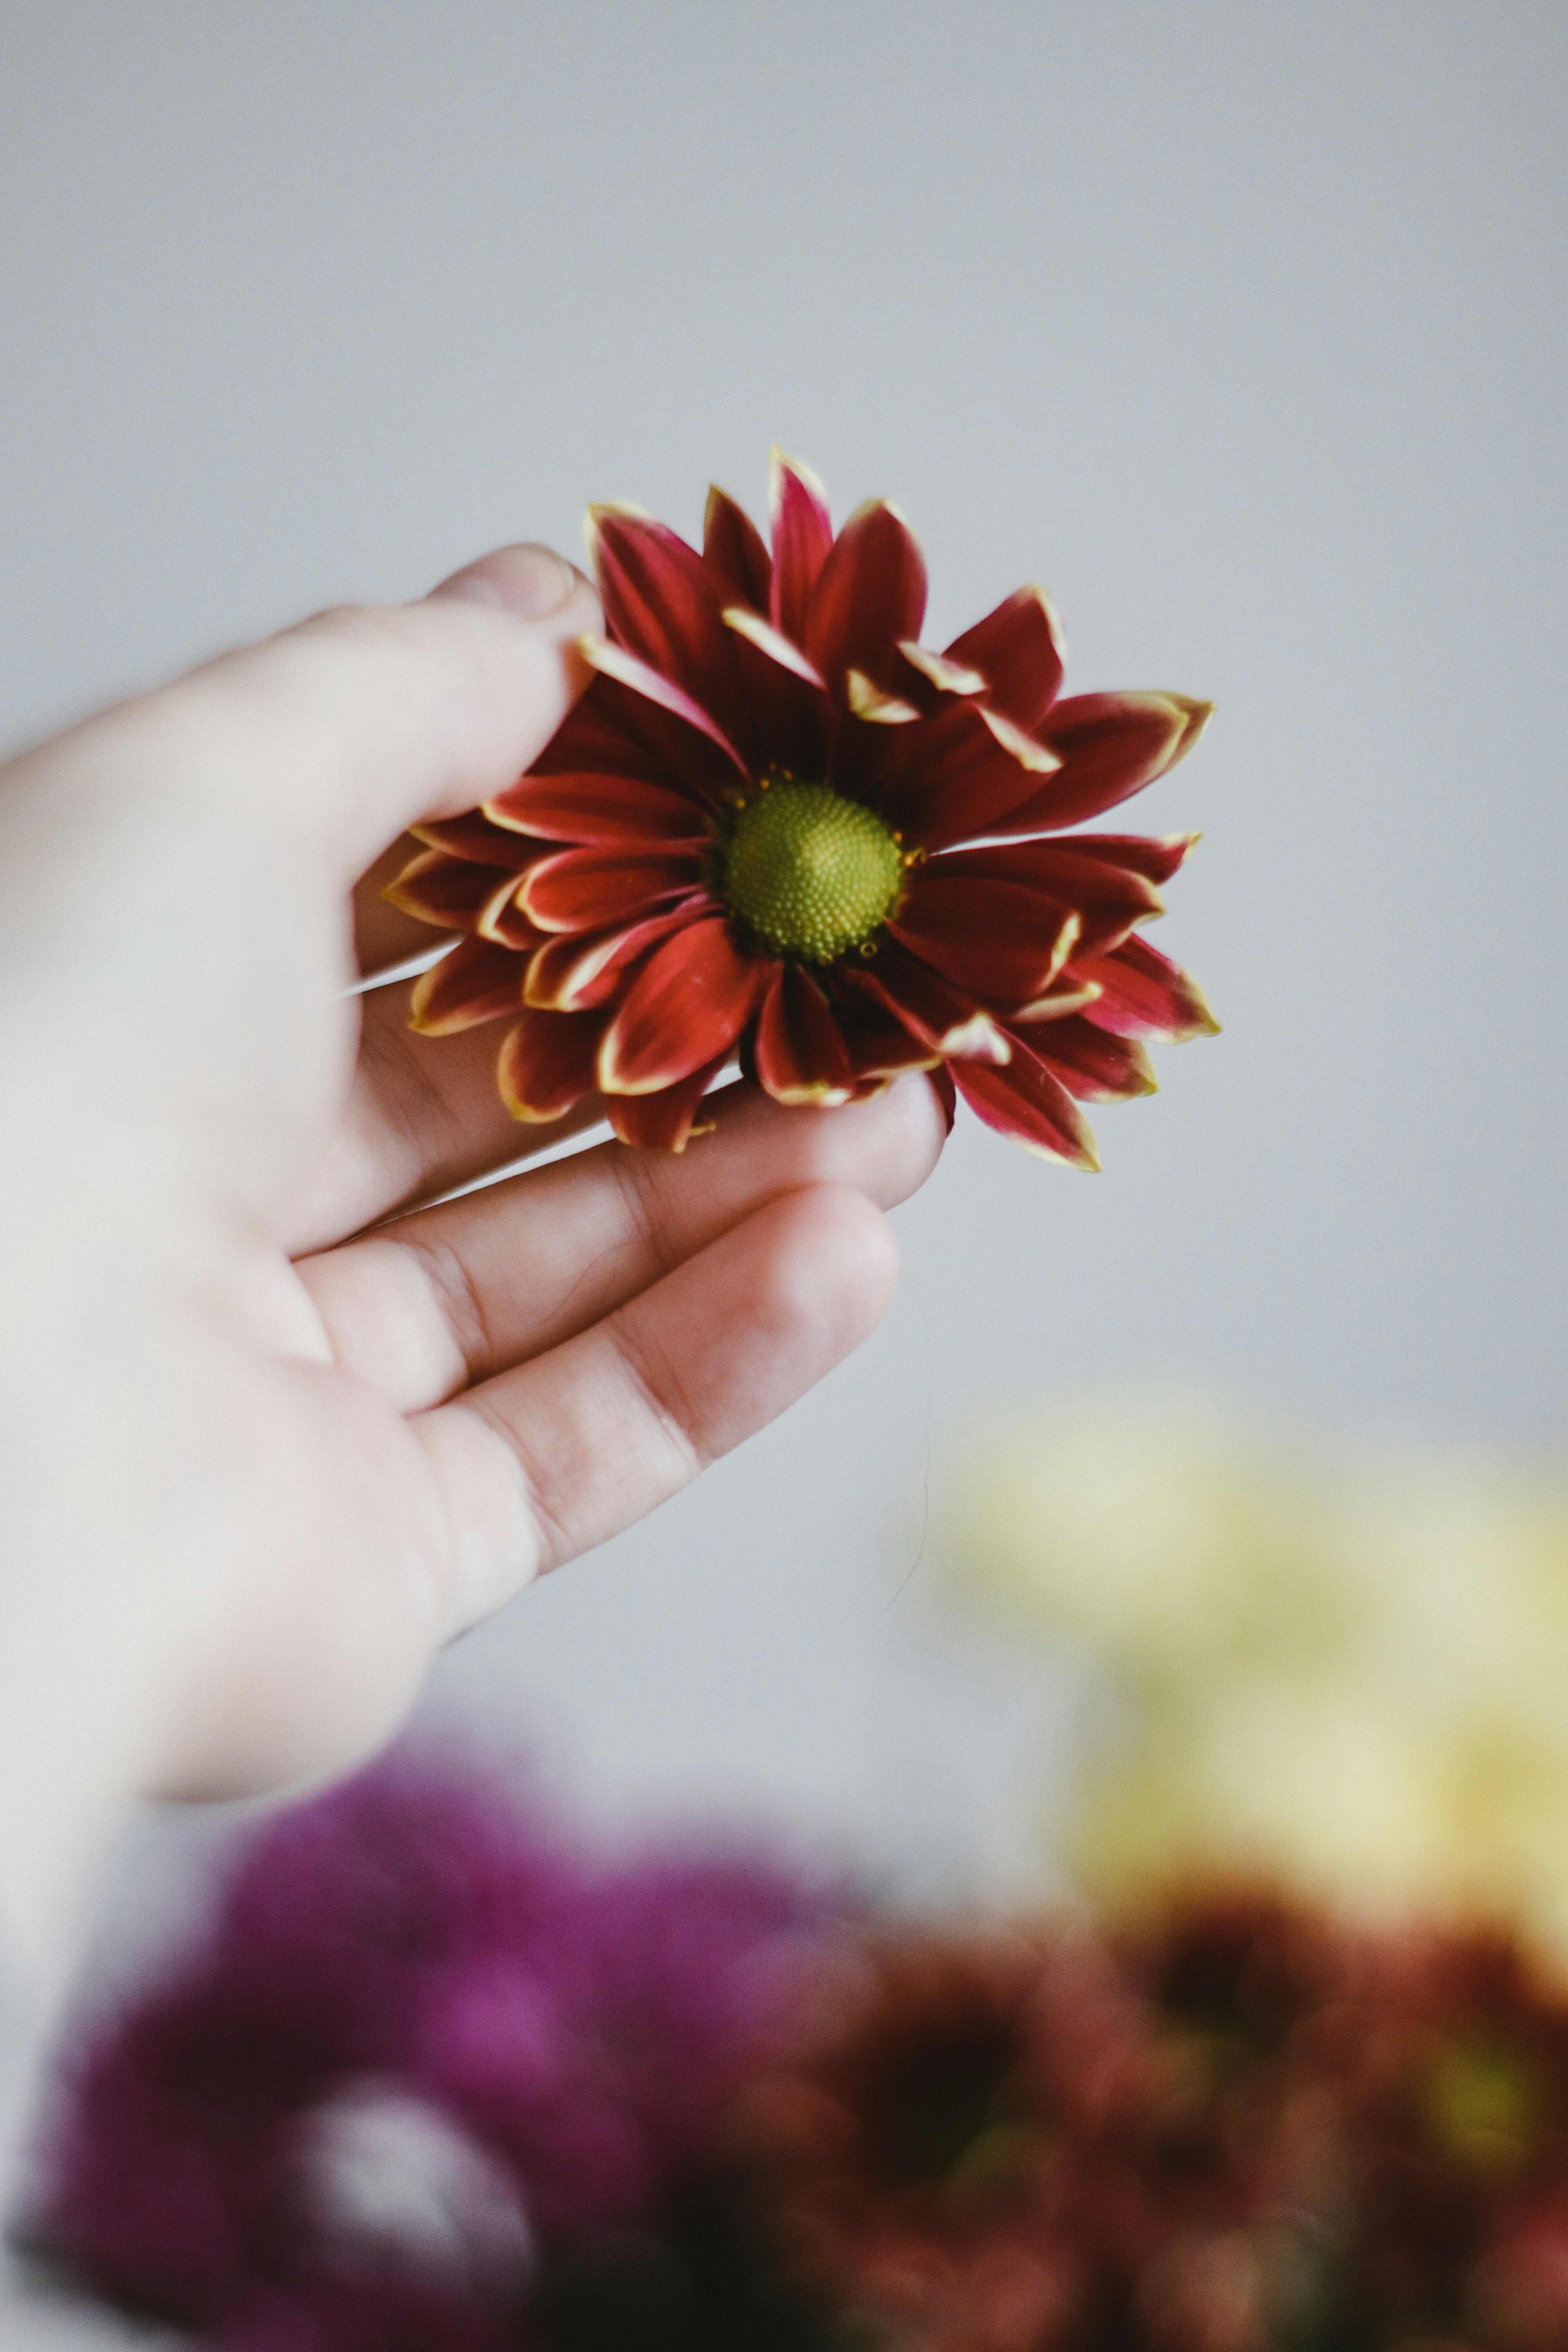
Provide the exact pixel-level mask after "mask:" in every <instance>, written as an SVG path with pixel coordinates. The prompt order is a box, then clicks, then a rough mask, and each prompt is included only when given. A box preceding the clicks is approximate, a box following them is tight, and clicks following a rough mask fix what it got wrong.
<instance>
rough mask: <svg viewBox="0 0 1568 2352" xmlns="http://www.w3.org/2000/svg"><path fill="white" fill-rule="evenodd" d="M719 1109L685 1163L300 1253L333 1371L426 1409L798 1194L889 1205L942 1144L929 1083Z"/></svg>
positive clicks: (492, 1190) (619, 1152) (497, 1187)
mask: <svg viewBox="0 0 1568 2352" xmlns="http://www.w3.org/2000/svg"><path fill="white" fill-rule="evenodd" d="M710 1108H711V1109H712V1111H713V1113H714V1115H715V1117H716V1118H717V1122H718V1131H717V1133H716V1134H714V1135H712V1136H708V1137H703V1138H701V1139H700V1140H699V1141H698V1142H697V1143H696V1144H694V1145H693V1146H692V1147H691V1148H690V1149H689V1150H687V1151H686V1152H684V1153H682V1154H681V1155H679V1157H678V1156H677V1155H675V1154H674V1153H665V1152H658V1151H645V1150H634V1149H631V1148H628V1147H627V1146H626V1145H625V1144H620V1143H606V1144H603V1145H600V1146H599V1147H598V1148H597V1149H596V1150H592V1151H584V1152H581V1153H579V1154H578V1155H576V1156H575V1157H574V1158H573V1159H570V1160H558V1161H556V1162H555V1163H554V1164H552V1166H551V1167H548V1168H541V1169H535V1170H533V1171H530V1172H529V1173H527V1174H525V1175H521V1176H517V1177H513V1178H512V1179H511V1180H510V1181H508V1182H504V1183H500V1184H494V1185H491V1186H489V1188H487V1189H486V1190H485V1191H484V1192H474V1193H469V1194H468V1195H466V1196H465V1197H464V1198H463V1199H461V1200H457V1201H448V1202H443V1203H442V1204H441V1205H440V1206H439V1207H437V1208H433V1209H426V1210H422V1211H420V1212H418V1213H416V1214H415V1215H412V1216H408V1217H405V1218H401V1219H399V1220H398V1222H397V1223H395V1224H393V1225H391V1226H388V1227H386V1228H384V1230H383V1231H382V1232H380V1233H376V1234H368V1235H366V1236H365V1237H364V1238H363V1239H362V1240H359V1241H354V1242H349V1243H345V1244H343V1246H342V1248H339V1249H335V1250H330V1251H327V1252H325V1253H324V1254H322V1255H320V1256H315V1257H310V1258H306V1259H304V1260H302V1261H301V1263H300V1267H299V1273H300V1278H301V1280H302V1281H303V1282H304V1283H305V1285H306V1287H307V1288H308V1289H309V1290H310V1295H311V1297H312V1298H313V1300H314V1302H315V1305H316V1307H317V1310H318V1312H319V1313H320V1315H321V1319H322V1322H323V1323H324V1325H325V1326H326V1329H327V1333H328V1336H329V1339H330V1340H331V1346H332V1352H333V1359H334V1360H335V1362H336V1363H337V1364H338V1365H339V1367H340V1369H342V1370H345V1371H350V1372H353V1373H356V1374H357V1375H359V1376H360V1377H361V1378H362V1379H364V1380H366V1381H370V1382H371V1383H372V1384H373V1385H374V1387H376V1388H377V1389H378V1390H380V1391H382V1393H383V1394H384V1395H386V1396H387V1397H389V1398H390V1399H391V1401H392V1402H395V1404H397V1405H398V1406H399V1407H400V1408H401V1409H402V1410H403V1411H404V1412H419V1411H423V1410H424V1409H426V1407H428V1406H431V1405H434V1404H438V1403H440V1402H442V1401H443V1400H444V1399H446V1398H447V1397H450V1396H453V1395H455V1394H457V1393H458V1391H460V1390H462V1389H463V1388H465V1387H467V1386H469V1385H471V1384H473V1383H474V1382H476V1381H484V1380H489V1379H492V1378H494V1376H495V1375H496V1374H497V1373H498V1372H502V1371H505V1370H509V1369H510V1367H511V1366H512V1365H514V1364H517V1363H521V1362H522V1361H523V1360H525V1359H528V1358H531V1357H533V1356H536V1355H539V1354H541V1353H542V1352H543V1351H544V1350H545V1349H550V1348H554V1347H557V1346H559V1345H560V1344H561V1342H562V1341H563V1340H564V1339H571V1338H573V1337H574V1336H575V1335H576V1334H577V1333H578V1332H580V1331H584V1330H586V1329H588V1328H589V1327H590V1326H591V1325H593V1324H595V1323H596V1322H598V1321H599V1320H600V1319H601V1318H602V1317H604V1316H605V1315H607V1314H609V1313H611V1312H612V1311H613V1310H614V1309H615V1308H616V1307H620V1306H624V1305H625V1303H626V1301H627V1300H628V1299H630V1298H633V1297H637V1294H638V1293H639V1292H641V1291H643V1290H645V1289H647V1287H648V1286H649V1285H650V1284H651V1283H654V1282H656V1281H658V1279H659V1277H660V1276H663V1275H665V1274H668V1272H669V1271H670V1270H671V1269H672V1268H673V1267H674V1266H676V1265H681V1264H683V1263H684V1262H685V1261H686V1260H687V1259H688V1258H689V1257H692V1256H694V1255H696V1254H697V1253H698V1252H699V1251H700V1250H703V1249H706V1248H707V1247H708V1245H709V1244H710V1243H711V1242H713V1241H715V1240H716V1239H717V1238H718V1237H719V1236H720V1235H721V1234H724V1233H727V1232H729V1231H730V1230H731V1228H732V1227H734V1226H736V1225H738V1224H740V1223H742V1221H743V1220H744V1219H745V1218H747V1217H750V1216H752V1214H753V1213H755V1212H756V1211H757V1210H758V1209H759V1208H762V1207H763V1206H764V1205H765V1204H766V1203H767V1202H769V1201H772V1200H774V1199H776V1198H778V1197H779V1196H780V1195H781V1194H783V1193H785V1192H798V1191H800V1190H802V1189H804V1188H805V1187H806V1186H809V1185H814V1184H824V1183H826V1184H838V1185H848V1186H852V1187H853V1188H854V1189H855V1190H857V1191H858V1192H863V1193H864V1194H865V1195H866V1197H867V1198H868V1199H869V1200H870V1201H872V1202H875V1203H876V1205H877V1206H878V1207H879V1208H891V1207H892V1206H894V1205H895V1204H896V1203H897V1202H900V1201H901V1200H903V1199H905V1198H906V1197H907V1196H908V1195H909V1194H910V1192H913V1191H915V1189H916V1188H917V1187H918V1186H919V1185H920V1184H921V1183H922V1182H923V1181H924V1180H925V1177H926V1176H927V1174H928V1173H929V1172H930V1171H931V1167H932V1166H933V1165H934V1163H935V1160H936V1158H937V1155H938V1152H939V1150H940V1149H941V1144H942V1115H941V1112H940V1110H939V1108H938V1106H937V1102H936V1097H935V1096H934V1094H933V1093H932V1091H931V1087H929V1086H927V1085H926V1084H925V1082H924V1080H923V1079H922V1078H921V1077H918V1076H916V1077H909V1078H903V1079H900V1081H899V1082H898V1083H897V1084H896V1085H895V1086H893V1087H890V1088H889V1090H888V1092H887V1093H885V1094H883V1095H880V1096H878V1097H876V1098H874V1099H873V1100H872V1101H870V1102H866V1103H858V1104H855V1105H846V1106H844V1107H842V1108H838V1109H835V1110H816V1109H811V1108H805V1109H798V1110H786V1109H784V1108H781V1107H780V1106H779V1105H778V1104H776V1103H773V1102H771V1101H769V1099H768V1098H767V1097H766V1096H764V1095H763V1094H761V1093H759V1092H758V1091H756V1089H754V1088H753V1087H747V1086H736V1087H727V1088H725V1089H724V1090H723V1091H722V1092H721V1094H719V1095H716V1096H715V1097H713V1098H712V1102H711V1106H710Z"/></svg>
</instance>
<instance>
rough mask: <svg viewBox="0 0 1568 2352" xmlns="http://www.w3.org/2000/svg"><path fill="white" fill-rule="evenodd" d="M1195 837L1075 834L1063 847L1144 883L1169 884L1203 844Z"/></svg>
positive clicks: (1186, 834)
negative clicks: (1103, 863)
mask: <svg viewBox="0 0 1568 2352" xmlns="http://www.w3.org/2000/svg"><path fill="white" fill-rule="evenodd" d="M1202 838H1203V835H1201V834H1197V833H1167V834H1163V835H1150V834H1143V833H1075V834H1073V835H1071V836H1070V837H1069V838H1068V840H1066V841H1064V842H1063V843H1062V847H1063V848H1064V849H1070V850H1071V851H1073V853H1074V854H1075V856H1079V857H1099V858H1102V859H1103V860H1104V862H1105V864H1106V865H1107V866H1121V867H1122V868H1123V870H1124V871H1125V872H1127V873H1129V874H1142V877H1143V878H1144V880H1145V881H1146V882H1168V881H1169V880H1170V878H1171V877H1172V875H1173V874H1176V873H1179V872H1180V870H1181V868H1182V867H1183V866H1184V865H1185V864H1186V862H1187V859H1188V858H1189V857H1190V856H1192V853H1193V851H1194V848H1195V847H1196V845H1197V844H1198V843H1199V842H1200V841H1201V840H1202Z"/></svg>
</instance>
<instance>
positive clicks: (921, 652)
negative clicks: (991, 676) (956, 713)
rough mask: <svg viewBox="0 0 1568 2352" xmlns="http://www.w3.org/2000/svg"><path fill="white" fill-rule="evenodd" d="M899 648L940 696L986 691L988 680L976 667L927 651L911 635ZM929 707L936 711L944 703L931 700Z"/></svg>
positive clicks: (919, 674)
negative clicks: (971, 667) (972, 667)
mask: <svg viewBox="0 0 1568 2352" xmlns="http://www.w3.org/2000/svg"><path fill="white" fill-rule="evenodd" d="M899 651H900V654H902V656H903V657H904V659H905V661H907V662H908V664H909V666H910V668H911V669H912V670H914V671H915V672H916V674H917V675H918V676H919V677H922V678H924V680H925V682H926V684H927V685H928V686H930V687H933V688H935V689H936V692H937V694H938V695H944V694H957V695H971V694H984V691H985V687H986V680H985V679H984V677H982V676H981V674H980V672H979V671H978V670H977V669H970V668H968V667H966V666H965V665H964V664H963V662H956V661H950V660H949V658H948V656H946V654H933V653H931V652H928V650H927V649H926V647H925V646H917V645H916V644H915V643H914V642H913V640H912V639H910V638H909V637H905V638H904V639H903V640H902V641H901V642H900V646H899ZM929 707H930V708H931V709H932V710H937V709H941V707H942V706H941V704H940V702H936V701H932V702H931V704H930V705H929Z"/></svg>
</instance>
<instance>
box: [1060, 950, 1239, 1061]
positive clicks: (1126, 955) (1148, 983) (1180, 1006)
mask: <svg viewBox="0 0 1568 2352" xmlns="http://www.w3.org/2000/svg"><path fill="white" fill-rule="evenodd" d="M1068 976H1069V977H1070V978H1072V979H1074V980H1080V979H1081V980H1086V981H1092V982H1095V983H1096V985H1097V986H1098V987H1099V989H1100V994H1099V996H1098V997H1097V998H1096V1000H1095V1002H1094V1003H1093V1004H1092V1005H1091V1006H1090V1007H1089V1019H1090V1020H1091V1021H1092V1022H1093V1023H1094V1024H1095V1027H1096V1028H1097V1029H1110V1030H1113V1031H1114V1032H1115V1034H1117V1035H1118V1036H1119V1037H1162V1038H1166V1039H1168V1040H1170V1041H1171V1042H1172V1043H1173V1044H1174V1043H1176V1042H1178V1041H1179V1040H1180V1039H1182V1038H1184V1037H1212V1036H1214V1035H1215V1033H1216V1031H1217V1030H1218V1028H1219V1023H1218V1022H1217V1021H1216V1020H1215V1017H1214V1014H1213V1013H1211V1012H1210V1011H1209V1008H1208V1005H1207V1003H1205V998H1204V992H1203V990H1202V989H1201V988H1200V987H1199V986H1198V984H1197V982H1196V981H1195V980H1194V978H1193V976H1192V974H1191V972H1186V971H1183V970H1182V968H1181V966H1180V964H1175V963H1172V962H1171V961H1170V959H1169V957H1167V956H1163V955H1161V954H1160V952H1159V950H1157V949H1156V948H1152V947H1150V946H1148V945H1147V943H1146V942H1145V941H1144V940H1138V939H1132V940H1123V942H1122V944H1121V947H1119V948H1117V949H1115V950H1113V952H1112V953H1110V955H1101V956H1084V957H1082V958H1079V957H1078V956H1076V955H1075V956H1074V958H1073V960H1072V962H1071V964H1070V965H1069V966H1068Z"/></svg>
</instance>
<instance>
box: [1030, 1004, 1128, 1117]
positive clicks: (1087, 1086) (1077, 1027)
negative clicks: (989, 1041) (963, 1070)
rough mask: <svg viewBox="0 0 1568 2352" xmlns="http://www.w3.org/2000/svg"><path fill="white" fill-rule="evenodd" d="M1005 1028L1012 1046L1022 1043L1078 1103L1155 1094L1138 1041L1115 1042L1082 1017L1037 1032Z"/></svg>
mask: <svg viewBox="0 0 1568 2352" xmlns="http://www.w3.org/2000/svg"><path fill="white" fill-rule="evenodd" d="M1003 1025H1004V1027H1005V1029H1006V1031H1007V1034H1008V1036H1009V1037H1010V1038H1011V1039H1012V1041H1013V1044H1014V1045H1015V1047H1016V1046H1017V1045H1019V1044H1020V1043H1022V1044H1023V1045H1024V1046H1025V1048H1026V1051H1027V1052H1029V1053H1032V1054H1034V1055H1037V1058H1038V1059H1039V1060H1040V1061H1042V1062H1043V1063H1044V1064H1045V1065H1046V1066H1047V1069H1049V1070H1053V1071H1054V1072H1055V1073H1056V1075H1057V1076H1058V1078H1059V1079H1060V1080H1061V1082H1062V1084H1063V1086H1064V1087H1066V1088H1067V1090H1068V1094H1069V1095H1075V1096H1076V1097H1078V1099H1079V1102H1131V1100H1132V1099H1133V1098H1134V1097H1135V1096H1138V1095H1152V1093H1153V1092H1154V1071H1153V1066H1152V1063H1151V1062H1150V1059H1149V1056H1148V1055H1147V1054H1146V1053H1145V1052H1144V1051H1143V1048H1142V1045H1139V1044H1138V1042H1137V1040H1136V1039H1135V1038H1131V1037H1113V1036H1111V1035H1110V1034H1109V1032H1108V1031H1106V1030H1104V1029H1097V1028H1096V1027H1095V1025H1094V1024H1093V1023H1092V1022H1091V1021H1088V1020H1086V1019H1085V1018H1084V1016H1083V1014H1082V1013H1072V1014H1069V1016H1068V1019H1067V1020H1065V1021H1051V1022H1047V1023H1045V1024H1043V1025H1042V1026H1041V1027H1039V1028H1037V1029H1028V1030H1022V1031H1021V1030H1019V1029H1018V1028H1017V1027H1016V1025H1014V1024H1012V1023H1004V1024H1003Z"/></svg>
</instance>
